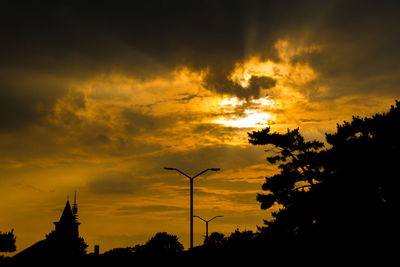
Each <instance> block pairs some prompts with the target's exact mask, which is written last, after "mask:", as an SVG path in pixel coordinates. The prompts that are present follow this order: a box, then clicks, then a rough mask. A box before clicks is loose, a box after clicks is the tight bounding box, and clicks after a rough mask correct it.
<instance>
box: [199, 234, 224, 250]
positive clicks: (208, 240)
mask: <svg viewBox="0 0 400 267" xmlns="http://www.w3.org/2000/svg"><path fill="white" fill-rule="evenodd" d="M225 242H226V238H225V235H224V234H222V233H218V232H213V233H211V234H210V235H209V236H208V237H205V238H204V246H206V247H209V248H221V247H222V246H223V245H224V244H225Z"/></svg>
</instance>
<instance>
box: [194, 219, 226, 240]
mask: <svg viewBox="0 0 400 267" xmlns="http://www.w3.org/2000/svg"><path fill="white" fill-rule="evenodd" d="M193 217H197V218H199V219H200V220H202V221H204V222H205V223H206V240H207V239H208V223H209V222H211V221H212V220H214V219H215V218H218V217H224V216H222V215H218V216H215V217H213V218H211V219H209V220H205V219H203V218H201V217H200V216H196V215H195V216H193Z"/></svg>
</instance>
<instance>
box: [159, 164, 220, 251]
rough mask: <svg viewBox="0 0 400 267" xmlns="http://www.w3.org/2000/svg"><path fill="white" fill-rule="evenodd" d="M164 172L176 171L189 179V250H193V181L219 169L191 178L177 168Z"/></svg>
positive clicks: (210, 169)
mask: <svg viewBox="0 0 400 267" xmlns="http://www.w3.org/2000/svg"><path fill="white" fill-rule="evenodd" d="M164 169H165V170H169V171H177V172H179V173H180V174H182V175H183V176H186V177H187V178H189V180H190V249H192V248H193V180H194V179H195V178H196V177H198V176H200V175H202V174H203V173H205V172H206V171H219V170H220V168H209V169H205V170H204V171H202V172H200V173H198V174H196V175H195V176H193V177H190V176H189V175H187V174H186V173H184V172H182V171H181V170H178V169H177V168H164Z"/></svg>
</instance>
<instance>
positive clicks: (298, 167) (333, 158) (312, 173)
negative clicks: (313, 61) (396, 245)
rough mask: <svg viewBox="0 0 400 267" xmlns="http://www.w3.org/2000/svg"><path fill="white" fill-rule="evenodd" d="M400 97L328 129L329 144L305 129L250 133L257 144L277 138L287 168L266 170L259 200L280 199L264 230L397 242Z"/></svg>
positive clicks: (265, 204) (277, 157) (278, 159)
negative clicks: (308, 135)
mask: <svg viewBox="0 0 400 267" xmlns="http://www.w3.org/2000/svg"><path fill="white" fill-rule="evenodd" d="M399 132H400V102H398V101H396V105H395V106H392V107H391V109H390V110H389V112H387V113H382V114H376V115H374V116H372V117H369V118H360V117H353V118H352V121H350V122H346V121H345V122H344V123H343V124H338V125H337V130H336V132H335V133H331V134H326V142H327V143H328V144H329V148H324V144H323V143H322V142H319V141H315V140H314V141H309V142H308V141H305V140H304V138H303V136H301V134H300V133H299V129H295V130H288V131H287V132H286V133H284V134H280V133H271V132H270V128H266V129H263V130H261V131H255V132H252V133H249V142H250V143H251V144H253V145H270V146H272V147H273V150H271V151H272V152H274V153H275V154H274V155H271V156H269V157H268V158H267V159H268V161H269V162H270V163H272V164H277V163H280V164H279V166H278V168H279V173H278V174H276V175H273V176H271V177H266V181H265V183H264V184H263V186H262V189H263V190H264V191H266V193H265V194H258V196H257V200H258V201H259V202H260V203H261V208H262V209H266V210H268V209H271V208H272V207H274V205H279V207H280V210H279V211H278V212H273V213H272V217H273V219H272V220H269V221H268V220H266V221H265V224H266V227H264V228H262V231H263V232H264V233H269V234H270V235H272V234H277V233H279V234H280V235H281V236H282V235H286V236H287V237H295V238H300V239H301V238H303V239H308V240H311V239H313V240H314V241H318V242H321V241H322V240H325V242H329V241H332V240H338V239H342V240H347V241H349V246H350V244H352V243H354V242H357V244H363V243H364V244H371V242H372V240H380V242H381V243H386V244H387V243H389V242H388V240H390V238H391V236H393V234H394V233H398V229H397V227H396V225H395V221H396V220H395V219H394V214H396V210H397V209H398V194H397V190H396V188H397V186H396V185H397V181H396V179H398V178H397V176H398V170H397V164H398V162H399V160H400V154H399V152H400V138H399V135H398V133H399Z"/></svg>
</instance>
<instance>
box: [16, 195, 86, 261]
mask: <svg viewBox="0 0 400 267" xmlns="http://www.w3.org/2000/svg"><path fill="white" fill-rule="evenodd" d="M54 225H55V229H54V230H53V231H51V232H50V233H49V234H48V235H46V238H45V239H44V240H41V241H39V242H37V243H35V244H33V245H32V246H30V247H28V248H26V249H25V250H23V251H21V252H19V253H18V254H16V255H15V256H14V257H13V259H14V260H15V261H22V262H24V261H29V260H31V259H35V258H36V259H49V258H54V257H57V258H59V257H74V256H79V255H83V254H85V253H86V248H87V245H86V244H85V242H84V241H83V238H80V237H79V229H78V227H79V225H80V223H79V222H78V205H77V203H76V193H75V197H74V204H73V205H72V207H71V205H70V203H69V200H67V202H66V204H65V207H64V210H63V212H62V214H61V217H60V220H59V221H58V222H54Z"/></svg>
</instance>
